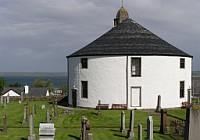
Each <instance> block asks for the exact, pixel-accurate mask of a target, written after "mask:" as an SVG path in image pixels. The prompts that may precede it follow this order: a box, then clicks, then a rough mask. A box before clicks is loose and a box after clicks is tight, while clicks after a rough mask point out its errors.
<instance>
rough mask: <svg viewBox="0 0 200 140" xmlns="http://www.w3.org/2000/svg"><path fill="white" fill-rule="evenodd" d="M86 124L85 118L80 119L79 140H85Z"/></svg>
mask: <svg viewBox="0 0 200 140" xmlns="http://www.w3.org/2000/svg"><path fill="white" fill-rule="evenodd" d="M86 123H87V118H85V117H83V118H82V130H81V131H82V135H81V140H86Z"/></svg>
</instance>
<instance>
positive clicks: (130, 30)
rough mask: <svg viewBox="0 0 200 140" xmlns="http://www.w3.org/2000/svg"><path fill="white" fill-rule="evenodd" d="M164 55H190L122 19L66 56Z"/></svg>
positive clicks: (134, 23)
mask: <svg viewBox="0 0 200 140" xmlns="http://www.w3.org/2000/svg"><path fill="white" fill-rule="evenodd" d="M102 55H164V56H183V57H192V56H191V55H189V54H187V53H185V52H183V51H182V50H180V49H178V48H176V47H174V46H173V45H171V44H169V43H168V42H166V41H164V40H163V39H161V38H160V37H158V36H157V35H155V34H153V33H152V32H150V31H149V30H147V29H146V28H144V27H142V26H141V25H140V24H138V23H136V22H135V21H133V20H132V19H127V20H125V21H123V22H122V23H121V24H119V25H118V26H115V27H113V28H112V29H111V30H109V31H108V32H107V33H105V34H104V35H102V36H101V37H99V38H97V39H96V40H94V41H93V42H91V43H90V44H88V45H87V46H85V47H83V48H82V49H80V50H78V51H77V52H75V53H73V54H71V55H69V56H67V57H68V58H69V57H79V56H102Z"/></svg>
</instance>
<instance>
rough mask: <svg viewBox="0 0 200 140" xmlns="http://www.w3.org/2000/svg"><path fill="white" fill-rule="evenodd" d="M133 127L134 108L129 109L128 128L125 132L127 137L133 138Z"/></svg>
mask: <svg viewBox="0 0 200 140" xmlns="http://www.w3.org/2000/svg"><path fill="white" fill-rule="evenodd" d="M133 127H134V110H131V112H130V122H129V130H128V134H127V137H128V139H134V130H133Z"/></svg>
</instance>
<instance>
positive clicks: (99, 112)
mask: <svg viewBox="0 0 200 140" xmlns="http://www.w3.org/2000/svg"><path fill="white" fill-rule="evenodd" d="M100 114H101V100H98V115H100Z"/></svg>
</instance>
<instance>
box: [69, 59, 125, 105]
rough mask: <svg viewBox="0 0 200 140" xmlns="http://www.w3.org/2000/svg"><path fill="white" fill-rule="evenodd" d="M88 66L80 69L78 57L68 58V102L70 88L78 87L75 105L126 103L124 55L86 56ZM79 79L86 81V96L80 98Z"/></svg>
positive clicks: (70, 102)
mask: <svg viewBox="0 0 200 140" xmlns="http://www.w3.org/2000/svg"><path fill="white" fill-rule="evenodd" d="M87 58H88V68H87V69H81V64H80V57H76V58H69V59H68V62H69V104H72V100H71V99H72V97H71V92H72V91H71V89H72V88H73V86H75V87H76V88H77V89H78V91H77V92H78V96H77V99H78V100H77V105H78V106H82V107H92V108H94V107H96V106H97V104H98V100H101V103H102V104H109V106H110V107H111V105H112V104H113V103H117V104H126V93H127V92H126V56H121V57H120V56H119V57H87ZM81 81H88V98H81V93H80V89H81Z"/></svg>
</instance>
